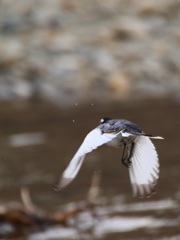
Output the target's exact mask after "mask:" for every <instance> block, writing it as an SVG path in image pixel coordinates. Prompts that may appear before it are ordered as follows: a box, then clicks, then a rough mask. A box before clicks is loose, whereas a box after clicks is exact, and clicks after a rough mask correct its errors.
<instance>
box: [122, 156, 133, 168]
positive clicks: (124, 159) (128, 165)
mask: <svg viewBox="0 0 180 240" xmlns="http://www.w3.org/2000/svg"><path fill="white" fill-rule="evenodd" d="M131 163H132V161H131V160H130V159H129V158H123V159H122V164H123V165H124V166H125V167H127V168H129V167H130V166H131Z"/></svg>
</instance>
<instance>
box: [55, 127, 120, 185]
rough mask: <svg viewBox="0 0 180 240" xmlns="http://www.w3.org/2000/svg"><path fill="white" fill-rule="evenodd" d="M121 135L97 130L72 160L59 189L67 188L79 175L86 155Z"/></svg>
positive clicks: (87, 138) (88, 136)
mask: <svg viewBox="0 0 180 240" xmlns="http://www.w3.org/2000/svg"><path fill="white" fill-rule="evenodd" d="M118 134H119V133H103V134H102V132H101V130H100V129H98V128H95V129H94V130H92V131H91V132H90V133H89V134H88V135H87V136H86V138H85V139H84V141H83V143H82V144H81V146H80V148H79V149H78V151H77V152H76V154H75V155H74V157H73V158H72V160H71V162H70V163H69V165H68V166H67V168H66V169H65V171H64V172H63V174H62V177H61V179H60V182H59V185H58V188H59V189H62V188H64V187H66V186H67V185H68V184H69V183H70V182H71V181H72V180H73V179H74V178H75V177H76V175H77V174H78V172H79V169H80V167H81V165H82V163H83V160H84V158H85V155H86V154H87V153H89V152H91V151H92V150H94V149H96V148H97V147H99V146H101V145H103V144H105V143H107V142H109V141H111V140H112V139H113V138H115V137H116V136H117V135H118Z"/></svg>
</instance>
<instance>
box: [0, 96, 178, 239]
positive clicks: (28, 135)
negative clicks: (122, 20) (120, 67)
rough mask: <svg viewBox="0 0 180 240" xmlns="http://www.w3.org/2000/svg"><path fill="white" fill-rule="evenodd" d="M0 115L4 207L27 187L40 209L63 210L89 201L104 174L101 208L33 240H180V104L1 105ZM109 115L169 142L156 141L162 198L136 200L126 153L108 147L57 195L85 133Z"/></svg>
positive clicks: (0, 197)
mask: <svg viewBox="0 0 180 240" xmlns="http://www.w3.org/2000/svg"><path fill="white" fill-rule="evenodd" d="M0 113H1V118H0V142H1V151H0V165H1V168H0V203H2V204H4V203H6V202H10V201H15V200H17V199H19V191H20V188H21V187H22V186H27V187H28V188H29V189H30V192H31V194H32V196H33V200H34V202H36V203H37V205H39V206H41V208H44V209H45V210H46V211H49V212H55V211H57V210H61V209H62V210H64V209H63V206H64V204H65V203H68V202H74V203H76V202H78V201H79V200H81V199H84V198H85V197H86V195H87V191H88V189H89V186H90V182H91V179H92V175H93V173H94V171H96V172H98V173H99V174H100V175H101V191H100V192H101V195H103V196H105V197H104V198H102V197H101V198H100V199H99V200H98V201H99V202H98V204H96V205H95V206H94V207H93V208H92V209H91V208H90V209H89V210H86V211H82V212H81V213H79V214H78V216H76V218H74V219H73V218H70V219H69V226H68V228H67V227H66V228H62V226H61V228H58V227H56V228H53V229H52V228H51V229H44V231H42V232H40V233H36V234H35V233H34V234H31V235H30V236H29V239H31V240H32V239H53V238H57V239H63V238H64V239H68V238H69V239H80V237H81V238H82V239H90V236H93V237H94V238H95V239H96V238H102V239H119V238H121V239H163V240H164V239H173V240H174V239H180V230H179V229H180V226H179V222H180V221H179V220H180V210H179V209H180V208H179V200H180V181H179V176H180V161H179V158H180V149H179V132H180V125H179V120H180V111H179V105H178V103H176V102H172V101H168V100H159V101H155V100H154V101H144V102H143V103H142V102H136V103H126V104H122V103H121V104H119V103H118V104H117V103H116V104H114V105H106V106H98V105H97V106H96V104H95V103H94V105H93V106H92V105H91V104H90V105H89V106H86V108H82V107H80V106H76V107H74V108H73V109H71V110H66V111H65V110H60V109H57V108H55V107H52V106H48V105H47V104H46V105H43V104H36V105H33V104H32V105H31V104H30V105H29V106H27V107H19V106H18V107H14V106H12V105H11V104H9V105H6V106H4V105H1V106H0ZM104 116H112V117H113V118H126V119H129V120H131V121H133V122H135V123H137V124H138V125H139V126H140V127H141V128H142V129H143V130H144V131H145V132H146V133H148V134H153V135H160V136H163V137H164V138H165V140H162V141H158V140H157V141H155V140H154V143H155V146H156V148H157V151H158V153H159V157H160V165H161V168H160V170H161V172H160V179H159V182H158V185H157V194H156V195H154V196H153V197H152V198H150V199H138V198H132V197H131V195H132V194H131V187H130V183H129V176H128V171H127V169H126V168H124V167H123V166H122V164H121V162H120V158H121V154H122V153H121V150H119V149H112V148H108V147H105V146H103V147H101V148H99V149H97V150H96V151H94V152H92V153H91V154H89V155H87V158H86V161H85V163H84V165H83V167H82V169H81V171H80V173H79V175H78V177H77V178H76V179H75V180H74V181H73V183H72V184H71V185H70V186H69V187H67V188H66V189H64V190H63V191H60V192H55V191H54V190H53V188H54V186H55V184H56V183H57V181H58V178H59V175H60V173H62V171H63V170H64V168H65V167H66V165H67V164H68V162H69V161H70V159H71V157H72V156H73V155H74V153H75V152H76V150H77V148H78V147H79V145H80V144H81V142H82V140H83V138H84V137H85V135H86V134H87V133H88V132H89V131H90V130H91V129H93V128H94V127H95V126H97V124H98V121H99V119H100V118H102V117H104ZM1 227H2V226H1ZM1 227H0V231H1ZM6 227H7V226H6ZM3 229H4V228H3Z"/></svg>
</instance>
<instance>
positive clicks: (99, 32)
mask: <svg viewBox="0 0 180 240" xmlns="http://www.w3.org/2000/svg"><path fill="white" fill-rule="evenodd" d="M179 26H180V2H179V1H178V0H160V1H155V0H146V1H139V0H124V1H123V0H104V1H101V0H91V1H89V0H79V1H75V0H51V1H49V0H36V1H35V0H16V1H15V2H14V1H13V0H1V1H0V203H1V204H2V205H3V204H5V203H7V202H11V201H17V200H19V199H20V188H21V187H22V186H25V187H28V188H29V190H30V192H31V194H32V197H33V200H34V202H36V203H37V204H38V205H39V206H41V207H42V208H44V209H46V210H47V211H49V212H53V211H56V210H57V209H60V207H61V204H65V203H68V202H73V201H78V200H81V199H84V198H85V197H86V194H87V192H88V189H89V186H90V183H91V179H92V176H93V174H94V171H95V172H97V173H98V174H99V175H100V176H101V194H102V195H104V196H106V197H107V198H109V197H112V198H113V196H117V195H118V196H119V195H120V196H123V198H124V199H125V202H129V203H134V202H139V199H133V198H131V195H132V194H131V187H130V183H129V176H128V172H127V169H125V168H124V167H123V166H122V164H121V162H120V158H121V153H122V152H121V149H115V150H113V149H111V148H108V147H102V148H100V149H98V150H97V151H95V152H93V153H91V154H89V155H88V156H87V159H86V161H85V164H84V165H83V168H82V170H81V172H80V173H79V175H78V177H77V178H76V180H75V181H74V182H73V183H72V184H71V185H70V186H69V187H68V188H67V189H65V190H63V191H61V192H56V191H54V190H53V188H54V186H55V184H56V183H57V182H58V179H59V176H60V174H61V173H62V171H63V170H64V168H65V167H66V165H67V164H68V162H69V161H70V159H71V158H72V156H73V154H74V153H75V151H76V150H77V148H78V147H79V145H80V144H81V142H82V140H83V139H84V137H85V135H86V134H87V133H88V132H89V131H90V130H91V129H93V128H94V127H96V126H97V125H98V121H99V119H100V118H102V117H104V116H111V117H113V118H126V119H129V120H131V121H134V122H135V123H137V124H138V125H139V126H140V128H142V129H143V131H145V132H146V133H150V134H153V135H160V136H163V137H165V140H163V141H154V143H155V145H156V148H157V150H158V153H159V156H160V163H161V176H160V180H159V183H158V186H157V190H158V191H157V194H156V195H155V196H153V198H151V199H150V200H148V201H157V202H158V201H162V200H163V201H172V203H173V204H172V208H171V207H169V208H168V210H162V209H160V210H159V211H155V212H153V211H152V212H150V214H149V213H148V214H147V215H146V217H149V216H151V217H152V216H155V215H158V214H159V215H158V217H159V218H162V219H163V220H165V224H160V227H159V228H158V229H157V228H156V229H154V227H153V226H152V228H150V229H143V230H142V228H141V230H140V231H137V229H136V230H135V233H134V232H133V233H132V232H131V233H130V235H128V234H129V232H128V233H127V232H126V231H125V233H123V239H140V238H139V236H141V239H152V238H153V239H162V238H161V237H164V238H163V239H165V237H167V239H170V237H173V236H175V237H176V238H173V239H180V235H178V234H180V231H179V225H178V224H179V223H178V221H179V220H180V215H179V199H180V181H179V175H180V161H179V157H180V149H179V133H180V127H179V122H180V110H179V105H180V64H179V63H180V50H179V49H180V27H179ZM141 201H142V200H141ZM143 201H145V202H147V199H145V200H143ZM168 203H169V202H166V203H165V204H164V205H163V206H167V205H168ZM153 205H156V203H154V204H153ZM177 206H178V207H177ZM146 211H147V209H146V210H145V212H146ZM128 214H129V213H128ZM144 214H145V213H144ZM132 215H133V216H136V215H137V216H138V215H142V212H141V213H139V212H138V213H137V214H136V213H134V212H132ZM173 221H174V225H173V224H172V222H173ZM170 223H171V224H170ZM122 224H123V223H122ZM122 224H121V225H122ZM157 225H158V224H157ZM141 227H143V226H141ZM161 228H162V229H161ZM109 232H111V231H109ZM114 232H116V231H115V230H114ZM117 232H118V230H117ZM120 232H121V231H120ZM122 232H123V231H122ZM122 232H121V233H120V234H119V235H117V236H116V239H118V237H120V236H121V237H122ZM97 235H98V234H97ZM59 237H60V236H59ZM99 237H102V235H101V234H100V236H99ZM178 237H179V238H178ZM106 238H107V239H114V237H112V238H111V237H108V236H107V235H106ZM44 239H45V238H44ZM103 239H105V237H103Z"/></svg>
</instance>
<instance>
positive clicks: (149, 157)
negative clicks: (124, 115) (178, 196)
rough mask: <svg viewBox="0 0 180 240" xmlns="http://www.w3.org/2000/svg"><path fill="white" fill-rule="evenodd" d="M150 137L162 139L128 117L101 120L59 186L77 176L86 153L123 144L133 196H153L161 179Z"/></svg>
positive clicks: (61, 186) (73, 159) (59, 187)
mask: <svg viewBox="0 0 180 240" xmlns="http://www.w3.org/2000/svg"><path fill="white" fill-rule="evenodd" d="M150 138H155V139H163V138H162V137H159V136H151V135H147V134H145V133H144V132H143V131H142V130H140V129H139V127H138V126H137V125H136V124H134V123H132V122H130V121H128V120H125V119H111V118H108V117H106V118H103V119H101V120H100V125H99V126H98V127H96V128H95V129H93V130H92V131H91V132H90V133H89V134H88V135H87V136H86V138H85V139H84V141H83V143H82V144H81V146H80V148H79V149H78V151H77V152H76V154H75V155H74V157H73V158H72V160H71V162H70V163H69V165H68V167H67V168H66V169H65V171H64V172H63V174H62V177H61V179H60V182H59V185H58V189H62V188H64V187H66V186H67V185H68V184H69V183H70V182H71V181H72V180H73V179H74V178H75V177H76V175H77V173H78V172H79V169H80V167H81V165H82V163H83V161H84V158H85V156H86V154H87V153H89V152H91V151H92V150H94V149H96V148H97V147H99V146H101V145H103V144H107V145H109V146H112V147H120V146H123V147H124V149H123V153H122V158H121V161H122V164H123V165H124V166H126V167H127V168H128V169H129V175H130V180H131V185H132V190H133V195H134V196H136V195H140V196H141V197H143V196H150V195H151V194H152V193H153V192H154V186H155V184H156V183H157V179H158V178H159V160H158V154H157V152H156V149H155V147H154V145H153V143H152V142H151V140H150Z"/></svg>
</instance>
